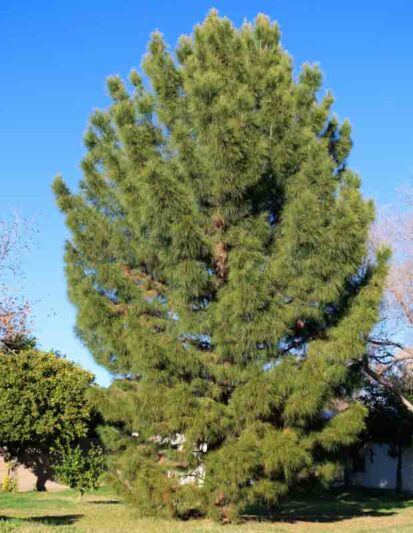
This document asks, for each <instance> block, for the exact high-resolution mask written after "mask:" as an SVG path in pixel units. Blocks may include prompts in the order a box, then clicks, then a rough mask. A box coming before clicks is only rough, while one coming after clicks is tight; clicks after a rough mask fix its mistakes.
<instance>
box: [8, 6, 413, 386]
mask: <svg viewBox="0 0 413 533" xmlns="http://www.w3.org/2000/svg"><path fill="white" fill-rule="evenodd" d="M211 7H216V8H218V10H219V12H220V14H221V15H225V16H228V17H230V18H231V19H232V20H233V21H234V23H236V24H237V25H239V24H240V23H242V21H243V19H244V18H247V19H252V18H254V16H255V15H256V14H257V12H263V13H266V14H268V15H270V16H271V17H272V18H273V19H276V20H278V21H279V23H280V25H281V30H282V35H283V38H282V42H283V45H284V47H285V48H287V50H288V51H289V52H290V54H292V56H293V58H294V64H295V66H296V67H297V68H298V67H299V66H300V65H301V64H302V63H303V62H305V61H311V62H317V63H319V64H320V66H321V68H322V70H323V72H324V75H325V87H326V88H331V89H332V91H333V93H334V95H335V97H336V105H335V111H336V112H337V113H338V115H339V116H340V117H341V118H344V117H347V118H349V119H350V121H351V123H352V124H353V139H354V142H355V146H354V149H353V153H352V156H351V164H352V167H353V168H354V169H355V170H356V171H358V172H359V173H360V175H361V177H362V180H363V191H364V193H365V195H366V196H369V197H372V198H374V199H375V200H376V202H377V203H378V204H379V205H384V204H388V203H389V202H392V201H394V200H395V197H396V191H397V189H398V188H399V187H401V186H403V185H404V184H406V183H408V182H409V181H410V182H412V181H413V105H412V98H413V46H412V40H411V28H412V27H413V2H412V1H411V0H393V1H392V2H390V1H385V0H363V1H362V2H361V1H360V0H358V1H356V0H346V1H344V0H343V1H341V2H332V1H328V0H277V1H260V0H255V1H254V2H252V1H251V0H249V1H247V0H237V1H235V0H223V1H215V2H213V3H212V2H207V1H204V0H197V1H194V0H192V1H190V0H175V1H173V0H170V1H166V0H152V1H151V2H139V1H137V0H133V1H132V0H117V1H115V0H99V1H98V0H70V1H69V0H61V1H56V0H2V1H1V2H0V109H1V113H0V117H1V122H0V184H1V188H0V217H7V216H9V215H10V213H11V211H12V210H13V209H14V210H16V209H17V210H18V211H19V212H20V214H21V215H22V216H24V217H26V218H28V219H33V218H35V219H36V220H37V229H38V234H37V236H36V244H35V246H34V247H33V249H32V251H31V252H30V254H27V255H26V256H25V257H24V258H23V260H24V263H23V266H24V269H25V271H26V281H25V287H24V291H25V295H26V296H27V297H28V298H29V300H31V301H32V302H33V310H34V333H35V334H36V335H37V337H38V339H39V341H40V344H41V346H42V347H43V348H45V349H48V348H55V349H59V350H60V351H62V352H63V353H66V354H67V356H68V357H69V358H71V359H74V360H75V361H77V362H79V363H80V364H81V365H82V366H84V367H85V368H88V369H91V370H93V371H94V372H95V373H96V376H97V379H98V381H99V382H100V383H102V384H107V383H108V382H109V377H108V375H107V374H106V373H105V371H104V370H103V369H100V368H98V367H97V366H96V365H95V364H94V362H93V359H92V357H91V356H90V354H89V353H88V352H87V351H86V350H85V348H83V347H82V346H81V345H80V343H79V341H78V340H77V339H76V337H75V335H74V333H73V326H74V323H75V310H74V309H73V308H72V306H71V305H70V304H69V302H68V301H67V298H66V286H65V280H64V273H63V260H62V255H63V244H64V240H65V238H66V237H67V232H66V230H65V227H64V224H63V219H62V217H61V215H60V214H59V213H58V211H57V209H56V208H55V204H54V199H53V196H52V194H51V191H50V183H51V181H52V179H53V177H54V176H55V175H56V174H57V173H62V174H63V175H64V177H65V179H66V180H67V182H68V183H69V185H70V186H72V187H73V188H75V187H76V185H77V183H78V181H79V179H80V176H81V174H80V169H79V162H80V159H81V156H82V153H83V147H82V135H83V132H84V130H85V126H86V122H87V118H88V116H89V114H90V112H91V111H92V109H94V108H96V107H104V106H106V105H107V103H108V98H107V95H106V91H105V86H104V79H105V78H106V76H107V75H109V74H114V73H119V74H121V75H122V76H126V75H127V74H128V72H129V70H130V69H131V68H132V67H139V66H140V61H141V57H142V54H143V53H144V51H145V48H146V44H147V42H148V38H149V34H150V33H151V31H153V30H155V29H159V30H161V31H162V32H163V33H164V34H165V36H166V39H167V41H168V43H169V44H170V45H171V46H173V45H174V44H175V43H176V41H177V38H178V36H179V35H180V34H181V33H190V31H191V29H192V27H193V26H194V24H195V23H197V22H200V21H201V20H202V19H203V18H204V16H205V15H206V13H207V12H208V10H209V9H210V8H211Z"/></svg>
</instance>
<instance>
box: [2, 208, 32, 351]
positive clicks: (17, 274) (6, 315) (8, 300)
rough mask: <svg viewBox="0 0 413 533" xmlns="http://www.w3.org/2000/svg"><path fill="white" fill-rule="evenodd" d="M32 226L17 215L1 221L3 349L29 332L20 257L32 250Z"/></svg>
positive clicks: (28, 307) (27, 309) (28, 308)
mask: <svg viewBox="0 0 413 533" xmlns="http://www.w3.org/2000/svg"><path fill="white" fill-rule="evenodd" d="M30 229H31V228H30V225H28V224H27V222H25V221H24V220H22V219H21V218H20V217H19V216H18V215H17V214H14V215H13V217H12V219H11V220H5V219H2V220H0V347H1V346H3V347H5V346H8V345H9V344H10V343H12V342H13V340H14V339H16V338H17V337H21V336H24V335H27V334H28V333H29V325H28V324H29V321H28V318H29V312H30V306H29V303H28V302H27V301H26V300H25V299H24V298H22V297H21V295H20V290H21V283H22V277H23V272H22V270H21V258H22V255H23V253H24V252H25V251H26V250H27V249H28V247H29V233H30Z"/></svg>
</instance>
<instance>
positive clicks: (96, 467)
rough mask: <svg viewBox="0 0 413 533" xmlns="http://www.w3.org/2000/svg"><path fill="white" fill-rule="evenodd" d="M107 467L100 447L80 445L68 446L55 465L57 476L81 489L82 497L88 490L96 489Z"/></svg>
mask: <svg viewBox="0 0 413 533" xmlns="http://www.w3.org/2000/svg"><path fill="white" fill-rule="evenodd" d="M104 468H105V457H104V454H103V450H102V448H100V447H97V446H92V447H90V448H89V449H82V448H81V447H80V446H79V445H77V446H76V447H74V448H71V447H68V448H66V449H65V450H64V451H63V452H62V453H61V454H60V458H59V461H58V463H57V464H56V465H55V467H54V473H55V475H56V478H57V479H58V480H59V481H61V482H62V483H64V484H65V485H68V486H69V487H70V488H71V489H75V490H77V491H79V494H80V497H81V498H82V497H83V495H84V494H85V493H86V492H89V491H91V490H96V489H98V488H99V486H100V479H101V476H102V474H103V471H104Z"/></svg>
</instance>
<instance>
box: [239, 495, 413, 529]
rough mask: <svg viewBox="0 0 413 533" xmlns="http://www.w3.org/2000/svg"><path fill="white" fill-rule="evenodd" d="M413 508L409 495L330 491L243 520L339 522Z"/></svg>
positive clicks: (252, 512)
mask: <svg viewBox="0 0 413 533" xmlns="http://www.w3.org/2000/svg"><path fill="white" fill-rule="evenodd" d="M409 506H413V498H412V495H408V494H404V495H400V496H396V495H395V494H394V493H392V492H390V491H385V490H363V489H361V490H360V489H352V490H337V489H333V490H329V491H312V492H305V493H304V492H302V493H300V492H297V493H294V494H292V495H290V496H289V497H288V499H285V500H284V501H283V502H281V503H280V504H279V506H278V507H277V508H276V509H274V508H273V509H268V508H264V507H259V506H254V507H251V508H249V509H246V512H245V514H243V518H244V519H246V520H259V521H269V522H287V523H294V522H320V523H322V522H339V521H341V520H348V519H351V518H357V517H359V518H360V517H381V518H383V517H387V516H393V515H395V514H397V512H398V510H400V509H403V508H405V507H409Z"/></svg>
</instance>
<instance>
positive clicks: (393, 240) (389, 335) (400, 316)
mask: <svg viewBox="0 0 413 533" xmlns="http://www.w3.org/2000/svg"><path fill="white" fill-rule="evenodd" d="M372 242H373V245H374V246H380V245H382V244H383V242H384V243H388V244H390V245H391V247H392V249H393V257H392V262H391V268H390V271H389V275H388V276H387V279H386V289H385V292H384V299H383V302H382V306H381V320H380V322H379V324H378V326H377V327H376V328H375V329H374V331H373V332H372V335H371V336H370V339H369V341H370V342H369V353H368V355H369V357H368V358H366V360H365V363H366V364H365V370H366V373H367V374H368V375H369V377H370V378H372V379H374V380H375V381H376V382H377V383H379V384H380V385H381V386H383V387H384V388H386V389H387V390H388V391H389V392H391V393H392V394H394V395H395V396H396V397H397V398H398V399H399V400H400V402H401V403H402V404H403V405H404V407H405V408H406V409H408V410H409V411H410V413H412V414H413V403H412V398H411V397H409V396H408V395H406V394H405V391H406V390H408V389H409V384H411V382H412V377H413V190H412V189H409V188H407V189H405V190H404V191H403V199H402V201H400V202H399V203H398V204H396V205H392V206H391V207H390V208H386V209H383V210H382V212H381V213H380V215H379V217H378V220H377V222H376V224H375V225H374V227H373V232H372Z"/></svg>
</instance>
